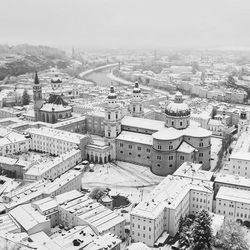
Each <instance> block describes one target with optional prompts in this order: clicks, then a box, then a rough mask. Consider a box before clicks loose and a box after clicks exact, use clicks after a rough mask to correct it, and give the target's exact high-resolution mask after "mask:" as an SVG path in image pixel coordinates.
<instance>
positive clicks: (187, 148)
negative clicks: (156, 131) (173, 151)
mask: <svg viewBox="0 0 250 250" xmlns="http://www.w3.org/2000/svg"><path fill="white" fill-rule="evenodd" d="M195 150H196V149H195V148H194V147H193V146H191V145H190V144H188V143H187V142H185V141H183V142H182V143H181V145H180V146H179V148H178V149H177V152H181V153H185V154H190V153H192V152H193V151H195Z"/></svg>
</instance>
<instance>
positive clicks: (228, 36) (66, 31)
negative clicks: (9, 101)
mask: <svg viewBox="0 0 250 250" xmlns="http://www.w3.org/2000/svg"><path fill="white" fill-rule="evenodd" d="M0 6H1V15H0V32H1V33H0V34H1V35H0V44H10V45H12V44H20V43H29V44H35V45H36V44H42V45H49V46H55V47H60V48H69V47H79V48H91V49H110V48H123V49H138V48H142V49H150V48H151V49H153V48H161V49H166V48H192V49H195V48H196V49H202V48H250V32H248V31H249V27H250V15H249V13H250V1H249V0H241V1H237V0H209V1H208V0H175V1H173V0H172V1H170V0H73V1H70V0H36V1H34V0H8V1H7V0H0Z"/></svg>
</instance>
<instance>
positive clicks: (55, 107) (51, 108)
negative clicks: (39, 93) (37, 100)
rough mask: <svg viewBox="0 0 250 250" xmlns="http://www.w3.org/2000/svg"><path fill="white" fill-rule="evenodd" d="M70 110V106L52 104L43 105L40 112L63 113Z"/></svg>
mask: <svg viewBox="0 0 250 250" xmlns="http://www.w3.org/2000/svg"><path fill="white" fill-rule="evenodd" d="M70 110H72V107H71V106H63V105H57V104H53V103H44V104H43V106H42V108H41V109H40V111H44V112H52V111H54V112H63V111H70Z"/></svg>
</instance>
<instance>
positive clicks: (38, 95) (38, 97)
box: [33, 72, 43, 121]
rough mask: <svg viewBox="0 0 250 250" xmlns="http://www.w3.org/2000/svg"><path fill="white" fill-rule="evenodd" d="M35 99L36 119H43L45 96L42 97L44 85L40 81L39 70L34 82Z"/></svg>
mask: <svg viewBox="0 0 250 250" xmlns="http://www.w3.org/2000/svg"><path fill="white" fill-rule="evenodd" d="M33 99H34V113H35V121H41V117H40V109H41V108H42V106H43V98H42V86H41V84H40V82H39V79H38V75H37V72H36V74H35V80H34V84H33Z"/></svg>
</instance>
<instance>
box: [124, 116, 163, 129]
mask: <svg viewBox="0 0 250 250" xmlns="http://www.w3.org/2000/svg"><path fill="white" fill-rule="evenodd" d="M121 123H122V125H123V126H129V127H135V128H143V129H148V130H154V131H158V130H160V129H162V128H164V126H165V122H163V121H156V120H151V119H144V118H138V117H132V116H125V117H124V118H123V119H122V120H121Z"/></svg>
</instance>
